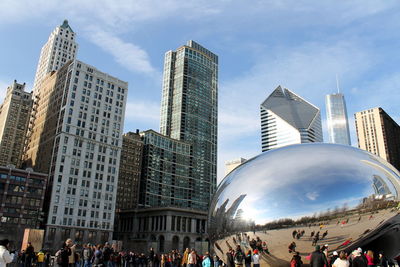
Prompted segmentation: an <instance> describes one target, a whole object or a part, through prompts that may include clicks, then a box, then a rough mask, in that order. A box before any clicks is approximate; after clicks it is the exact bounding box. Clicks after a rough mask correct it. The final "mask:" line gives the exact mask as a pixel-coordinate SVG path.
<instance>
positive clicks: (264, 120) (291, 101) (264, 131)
mask: <svg viewBox="0 0 400 267" xmlns="http://www.w3.org/2000/svg"><path fill="white" fill-rule="evenodd" d="M260 111H261V142H262V151H263V152H264V151H268V150H271V149H274V148H278V147H283V146H287V145H292V144H300V143H312V142H322V141H323V137H322V126H321V114H320V110H319V108H317V107H316V106H314V105H313V104H311V103H309V102H307V101H306V100H304V99H303V98H301V97H300V96H298V95H296V94H295V93H293V92H292V91H290V90H289V89H286V88H282V87H281V86H278V87H277V88H276V89H275V90H274V91H273V92H272V93H271V94H270V95H269V96H268V98H267V99H266V100H265V101H264V102H263V103H262V104H261V105H260Z"/></svg>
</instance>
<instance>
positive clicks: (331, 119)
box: [325, 93, 351, 146]
mask: <svg viewBox="0 0 400 267" xmlns="http://www.w3.org/2000/svg"><path fill="white" fill-rule="evenodd" d="M325 103H326V117H327V124H328V133H329V142H331V143H335V144H342V145H349V146H350V145H351V140H350V131H349V119H348V118H347V109H346V102H345V100H344V95H343V94H341V93H337V94H330V95H327V96H326V98H325Z"/></svg>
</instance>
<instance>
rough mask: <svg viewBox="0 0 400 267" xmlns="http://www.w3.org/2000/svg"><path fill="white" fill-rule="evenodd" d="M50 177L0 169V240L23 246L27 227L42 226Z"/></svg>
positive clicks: (27, 171) (23, 171)
mask: <svg viewBox="0 0 400 267" xmlns="http://www.w3.org/2000/svg"><path fill="white" fill-rule="evenodd" d="M47 177H48V176H47V175H46V174H43V173H38V172H34V171H33V170H32V169H29V168H28V169H26V170H22V169H16V168H14V167H13V166H8V167H0V203H1V205H0V239H5V238H7V239H9V240H13V242H15V243H14V245H16V247H17V246H18V247H20V246H21V244H22V239H23V236H24V230H25V228H34V229H35V228H38V227H39V225H40V224H41V222H42V220H43V216H42V215H43V214H42V211H43V210H42V208H43V202H44V195H45V189H46V183H47Z"/></svg>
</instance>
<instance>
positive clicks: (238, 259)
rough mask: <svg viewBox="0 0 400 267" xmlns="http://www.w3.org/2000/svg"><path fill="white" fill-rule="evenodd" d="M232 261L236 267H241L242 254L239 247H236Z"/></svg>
mask: <svg viewBox="0 0 400 267" xmlns="http://www.w3.org/2000/svg"><path fill="white" fill-rule="evenodd" d="M233 260H234V262H235V266H236V267H242V266H243V260H244V254H243V251H242V248H241V247H240V245H237V247H236V251H235V254H234V255H233Z"/></svg>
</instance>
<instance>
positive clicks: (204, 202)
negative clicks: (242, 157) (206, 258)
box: [115, 41, 218, 253]
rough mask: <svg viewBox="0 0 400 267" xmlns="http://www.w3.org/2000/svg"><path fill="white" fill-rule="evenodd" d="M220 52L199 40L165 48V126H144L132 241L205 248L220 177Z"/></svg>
mask: <svg viewBox="0 0 400 267" xmlns="http://www.w3.org/2000/svg"><path fill="white" fill-rule="evenodd" d="M217 92H218V57H217V56H216V55H215V54H213V53H212V52H210V51H209V50H207V49H205V48H204V47H202V46H200V45H199V44H197V43H196V42H194V41H189V42H188V43H187V45H184V46H182V47H180V48H178V49H177V50H176V51H168V52H167V53H166V54H165V62H164V78H163V90H162V100H161V122H160V131H161V133H157V132H155V131H153V130H148V131H144V132H142V133H140V135H141V138H142V141H143V143H144V147H143V162H142V174H141V182H140V200H139V209H137V210H131V211H126V212H122V213H120V214H119V222H118V226H117V230H116V235H115V236H116V237H117V238H118V239H123V242H124V245H125V246H126V247H127V248H131V249H134V250H135V251H141V252H145V251H146V250H147V249H148V248H149V247H154V248H155V249H156V251H157V252H161V253H162V252H165V251H171V249H179V250H183V249H186V248H190V247H194V248H196V250H198V251H200V253H202V252H205V250H206V249H205V245H206V242H205V238H206V229H207V224H206V221H207V211H208V207H209V201H210V199H211V196H212V194H213V193H214V191H215V189H216V182H217Z"/></svg>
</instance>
